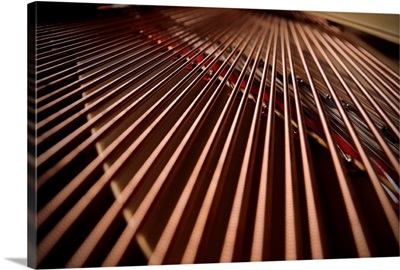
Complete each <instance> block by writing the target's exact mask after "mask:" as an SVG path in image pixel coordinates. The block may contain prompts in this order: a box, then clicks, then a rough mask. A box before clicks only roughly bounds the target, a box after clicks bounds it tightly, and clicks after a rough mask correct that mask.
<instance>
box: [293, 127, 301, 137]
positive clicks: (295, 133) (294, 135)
mask: <svg viewBox="0 0 400 270" xmlns="http://www.w3.org/2000/svg"><path fill="white" fill-rule="evenodd" d="M293 139H296V140H298V139H300V136H299V129H298V128H297V127H295V126H293Z"/></svg>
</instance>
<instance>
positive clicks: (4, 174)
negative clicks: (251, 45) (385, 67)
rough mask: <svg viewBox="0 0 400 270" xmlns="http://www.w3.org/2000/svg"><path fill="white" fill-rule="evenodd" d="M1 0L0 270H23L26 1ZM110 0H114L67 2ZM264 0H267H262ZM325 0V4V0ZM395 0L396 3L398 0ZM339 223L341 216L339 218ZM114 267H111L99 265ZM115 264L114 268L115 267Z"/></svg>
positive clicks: (378, 261)
mask: <svg viewBox="0 0 400 270" xmlns="http://www.w3.org/2000/svg"><path fill="white" fill-rule="evenodd" d="M29 2H30V1H26V0H22V1H20V0H5V1H4V0H3V1H1V5H0V19H1V32H0V44H1V45H0V46H1V48H0V51H1V58H0V68H1V72H0V76H1V77H0V78H1V80H0V92H1V95H0V104H1V105H0V110H1V113H0V121H1V122H0V123H1V126H0V127H1V132H0V136H1V139H0V158H1V162H0V181H1V185H0V200H1V202H0V224H1V225H0V226H1V228H0V269H6V270H8V269H25V268H26V266H25V265H26V257H27V252H26V250H27V244H26V242H27V229H26V219H27V218H26V217H27V212H26V208H27V191H26V190H27V188H26V184H27V180H26V179H27V176H26V175H27V166H26V160H27V136H26V133H27V131H26V130H27V129H26V127H27V120H26V118H27V107H26V104H27V95H26V93H27V45H26V43H27V39H26V36H27V30H26V24H27V3H29ZM65 2H92V3H112V2H113V1H101V0H99V1H93V0H88V1H65ZM116 2H117V3H119V4H129V3H131V4H152V5H185V6H209V7H239V8H261V9H281V10H282V9H286V10H319V11H346V12H374V13H395V14H399V13H400V5H399V4H398V1H396V0H330V1H327V0H325V1H323V0H322V1H317V0H302V1H295V0H271V1H268V2H271V3H263V1H260V0H259V1H256V0H246V1H241V2H238V1H227V0H224V1H222V0H197V1H195V0H186V1H184V0H164V1H160V0H159V1H154V0H151V1H150V3H148V1H122V0H121V1H116ZM265 2H267V1H265ZM327 2H328V3H327ZM396 3H397V4H396ZM338 222H340V221H338ZM399 265H400V259H399V257H397V258H374V259H351V260H349V259H347V260H320V261H290V262H264V263H246V264H242V263H237V264H224V265H222V264H219V265H218V264H213V265H207V267H208V268H209V269H225V268H228V269H243V268H244V267H246V268H247V269H264V268H268V269H292V268H295V269H327V268H328V269H339V268H344V269H363V270H365V269H379V268H383V267H385V268H386V269H390V268H393V267H395V268H396V269H397V267H398V266H399ZM203 267H204V265H192V266H188V265H180V266H162V267H123V268H118V269H137V270H139V269H146V270H147V269H157V270H158V269H167V270H168V269H191V270H193V269H202V268H203ZM103 269H114V268H103ZM115 269H117V268H115Z"/></svg>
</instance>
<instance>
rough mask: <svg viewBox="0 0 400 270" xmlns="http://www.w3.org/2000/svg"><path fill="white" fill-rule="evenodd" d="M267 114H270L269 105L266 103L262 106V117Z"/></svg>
mask: <svg viewBox="0 0 400 270" xmlns="http://www.w3.org/2000/svg"><path fill="white" fill-rule="evenodd" d="M267 115H268V105H267V104H265V105H263V107H262V111H261V117H267Z"/></svg>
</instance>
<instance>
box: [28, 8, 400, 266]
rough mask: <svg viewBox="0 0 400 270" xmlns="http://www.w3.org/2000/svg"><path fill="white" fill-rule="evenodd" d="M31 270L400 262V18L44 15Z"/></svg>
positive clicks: (238, 12)
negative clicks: (396, 259) (365, 260)
mask: <svg viewBox="0 0 400 270" xmlns="http://www.w3.org/2000/svg"><path fill="white" fill-rule="evenodd" d="M27 9H28V95H27V96H28V101H27V102H28V112H27V115H28V203H29V205H28V264H29V266H30V267H33V268H64V267H66V268H68V267H77V268H79V267H100V266H138V265H164V264H199V263H219V262H232V263H234V262H255V261H286V260H313V259H336V258H365V257H397V256H399V137H400V130H399V123H400V122H399V110H400V109H399V96H400V93H399V87H400V86H399V15H398V14H394V15H391V14H359V13H337V12H312V11H279V10H255V9H232V8H199V7H179V6H142V5H118V4H85V3H62V2H54V3H52V2H34V3H31V4H29V5H28V7H27Z"/></svg>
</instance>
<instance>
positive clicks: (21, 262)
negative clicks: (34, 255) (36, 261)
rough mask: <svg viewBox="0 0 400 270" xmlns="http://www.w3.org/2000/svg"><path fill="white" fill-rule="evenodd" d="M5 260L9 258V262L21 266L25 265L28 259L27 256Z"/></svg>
mask: <svg viewBox="0 0 400 270" xmlns="http://www.w3.org/2000/svg"><path fill="white" fill-rule="evenodd" d="M5 259H6V260H9V261H10V262H14V263H16V264H19V265H22V266H27V265H28V259H27V258H5Z"/></svg>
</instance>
